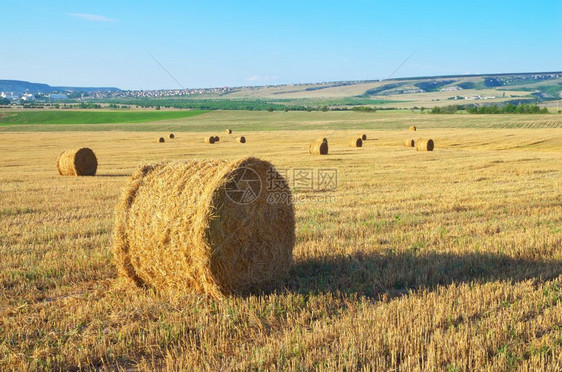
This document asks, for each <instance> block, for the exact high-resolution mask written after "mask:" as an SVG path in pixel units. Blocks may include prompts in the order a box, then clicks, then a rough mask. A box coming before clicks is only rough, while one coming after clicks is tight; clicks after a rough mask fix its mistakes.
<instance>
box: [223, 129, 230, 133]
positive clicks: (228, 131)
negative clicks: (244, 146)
mask: <svg viewBox="0 0 562 372" xmlns="http://www.w3.org/2000/svg"><path fill="white" fill-rule="evenodd" d="M224 132H225V133H226V134H230V133H232V129H225V130H224Z"/></svg>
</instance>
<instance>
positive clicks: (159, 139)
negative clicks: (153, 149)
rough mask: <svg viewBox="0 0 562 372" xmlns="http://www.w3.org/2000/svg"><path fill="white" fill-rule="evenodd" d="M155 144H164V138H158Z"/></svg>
mask: <svg viewBox="0 0 562 372" xmlns="http://www.w3.org/2000/svg"><path fill="white" fill-rule="evenodd" d="M156 142H159V143H161V142H166V140H165V139H164V137H160V138H157V139H156Z"/></svg>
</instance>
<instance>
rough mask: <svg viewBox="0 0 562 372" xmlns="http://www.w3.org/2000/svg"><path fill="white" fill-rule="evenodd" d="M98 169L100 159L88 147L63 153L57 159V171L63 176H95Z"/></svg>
mask: <svg viewBox="0 0 562 372" xmlns="http://www.w3.org/2000/svg"><path fill="white" fill-rule="evenodd" d="M97 169H98V159H97V158H96V155H95V154H94V152H93V151H92V150H91V149H89V148H87V147H83V148H81V149H75V150H67V151H63V152H61V153H60V154H59V156H58V157H57V170H58V172H59V174H60V175H61V176H95V175H96V170H97Z"/></svg>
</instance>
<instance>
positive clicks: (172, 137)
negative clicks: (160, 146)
mask: <svg viewBox="0 0 562 372" xmlns="http://www.w3.org/2000/svg"><path fill="white" fill-rule="evenodd" d="M168 137H170V139H174V138H176V136H174V133H170V135H169V136H168Z"/></svg>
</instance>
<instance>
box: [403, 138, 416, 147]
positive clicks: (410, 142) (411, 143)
mask: <svg viewBox="0 0 562 372" xmlns="http://www.w3.org/2000/svg"><path fill="white" fill-rule="evenodd" d="M404 146H406V147H415V146H416V141H415V140H414V139H407V140H406V141H404Z"/></svg>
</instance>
